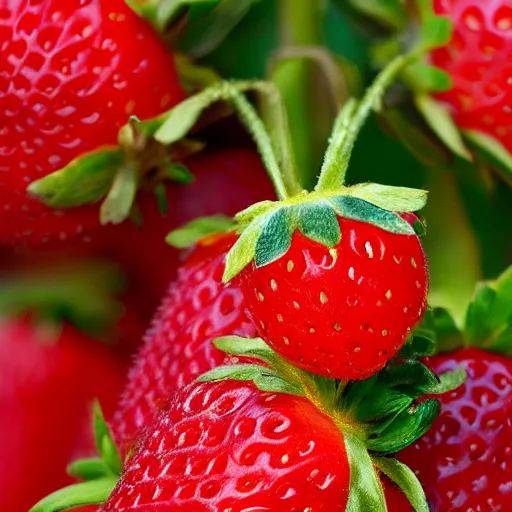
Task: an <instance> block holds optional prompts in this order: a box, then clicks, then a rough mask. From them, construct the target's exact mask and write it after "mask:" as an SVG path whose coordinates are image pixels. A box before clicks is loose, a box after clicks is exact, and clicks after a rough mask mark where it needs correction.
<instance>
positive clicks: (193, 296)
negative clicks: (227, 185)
mask: <svg viewBox="0 0 512 512" xmlns="http://www.w3.org/2000/svg"><path fill="white" fill-rule="evenodd" d="M235 240H236V237H235V236H234V235H232V234H226V235H219V236H218V237H213V238H207V239H204V240H203V241H202V242H200V243H199V244H198V246H197V247H196V248H195V249H194V250H193V251H192V252H191V253H190V254H189V255H188V256H187V258H186V259H185V261H184V262H183V264H182V265H181V267H180V268H179V270H178V277H177V279H176V281H175V282H174V283H172V284H171V285H170V287H169V289H168V292H167V294H166V296H165V298H164V299H163V301H162V304H161V305H160V308H159V310H158V313H157V315H156V317H155V318H154V320H153V323H152V327H151V328H150V329H149V331H148V332H147V333H146V336H145V340H144V346H143V347H142V349H141V351H140V352H139V354H138V356H137V358H136V362H135V365H134V366H133V368H132V369H131V371H130V373H129V377H128V384H127V386H126V388H125V390H124V393H123V395H122V397H121V403H120V407H119V410H118V411H117V413H116V415H115V417H114V420H113V424H112V428H113V432H114V437H115V438H116V440H117V441H118V443H119V445H120V447H121V448H122V451H127V450H128V449H129V448H130V447H131V446H132V444H133V442H134V441H135V440H136V438H137V435H138V431H139V430H140V429H141V428H142V427H144V426H146V425H148V424H150V423H151V422H152V421H153V419H154V418H155V416H156V414H157V412H158V410H160V409H164V408H166V407H167V405H168V403H169V401H170V400H171V399H172V397H173V395H174V393H175V392H176V391H177V390H178V389H179V388H180V387H182V386H184V385H186V384H189V383H190V382H192V381H193V380H194V378H195V377H197V376H198V375H200V374H201V373H203V372H205V371H207V370H210V369H212V368H214V367H215V366H217V365H218V364H220V363H222V361H224V359H225V354H223V353H222V352H220V351H218V350H217V349H216V348H215V347H214V346H213V345H212V343H211V340H212V339H213V338H215V337H217V336H222V335H227V334H239V335H242V336H254V335H255V329H254V327H253V325H252V323H251V322H250V321H249V319H248V318H247V316H246V314H245V311H244V310H245V307H244V302H243V296H242V293H241V291H240V290H239V289H238V288H237V287H236V286H235V285H231V284H230V285H224V284H223V283H222V273H223V271H224V259H225V256H226V252H227V251H228V250H229V249H230V247H231V246H232V245H233V243H234V242H235Z"/></svg>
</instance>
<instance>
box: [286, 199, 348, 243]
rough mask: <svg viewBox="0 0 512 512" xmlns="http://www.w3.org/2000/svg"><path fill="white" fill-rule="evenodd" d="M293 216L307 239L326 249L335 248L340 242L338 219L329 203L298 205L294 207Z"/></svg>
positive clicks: (317, 202)
mask: <svg viewBox="0 0 512 512" xmlns="http://www.w3.org/2000/svg"><path fill="white" fill-rule="evenodd" d="M291 215H293V217H294V218H295V223H296V225H297V228H298V229H299V231H300V232H301V233H302V234H303V235H304V236H306V237H307V238H309V239H311V240H314V241H315V242H318V243H321V244H323V245H325V246H326V247H334V246H335V245H337V244H338V243H339V242H340V240H341V231H340V225H339V222H338V218H337V217H336V212H335V211H334V210H333V207H332V205H331V204H329V202H328V201H326V200H322V201H315V202H312V203H302V204H298V205H296V206H294V207H292V210H291ZM295 223H294V224H295Z"/></svg>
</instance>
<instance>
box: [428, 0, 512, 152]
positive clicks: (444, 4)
mask: <svg viewBox="0 0 512 512" xmlns="http://www.w3.org/2000/svg"><path fill="white" fill-rule="evenodd" d="M433 7H434V10H435V12H436V13H437V14H441V15H443V16H446V17H448V18H449V19H450V20H451V22H452V24H453V35H452V38H451V41H450V42H449V43H448V44H447V45H445V46H443V47H441V48H438V49H436V50H434V51H432V52H431V55H430V59H431V62H432V64H434V65H435V66H436V67H437V68H439V69H441V70H443V71H445V72H446V73H447V74H448V75H449V77H450V78H451V81H452V83H453V87H452V88H451V89H449V90H448V91H445V92H440V93H437V94H435V97H436V98H437V99H438V100H439V101H441V102H443V103H445V104H446V105H447V106H448V107H449V109H450V112H451V114H452V117H453V119H454V121H455V123H456V124H457V126H458V127H459V128H460V129H462V130H470V131H476V132H481V133H484V134H486V135H489V136H491V137H493V138H495V139H496V140H498V141H499V142H500V143H501V144H502V145H503V146H504V147H505V148H506V149H507V150H508V151H509V152H512V131H511V130H510V111H511V110H510V103H511V101H512V92H511V89H510V83H509V73H510V65H509V56H510V52H511V51H512V39H511V38H510V28H511V20H512V8H511V5H510V2H509V1H508V0H501V1H500V0H498V1H494V0H449V1H447V0H433Z"/></svg>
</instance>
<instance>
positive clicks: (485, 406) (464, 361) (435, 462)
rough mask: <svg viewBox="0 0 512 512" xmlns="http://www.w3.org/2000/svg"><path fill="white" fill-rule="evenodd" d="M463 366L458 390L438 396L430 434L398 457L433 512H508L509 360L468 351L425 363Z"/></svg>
mask: <svg viewBox="0 0 512 512" xmlns="http://www.w3.org/2000/svg"><path fill="white" fill-rule="evenodd" d="M428 365H429V366H430V367H431V368H432V369H433V370H434V371H435V372H443V371H449V370H451V369H453V368H455V367H456V366H460V365H462V366H463V367H464V369H465V370H466V373H467V380H466V382H465V384H464V385H463V386H461V387H460V388H459V389H457V390H455V391H451V392H449V393H446V394H443V395H440V396H439V400H440V402H441V414H440V415H439V417H438V418H437V419H436V420H435V422H434V424H433V425H432V429H431V430H430V431H429V432H428V433H427V434H426V435H425V436H424V437H422V438H421V439H420V440H419V441H417V442H416V443H415V444H414V445H412V446H410V447H409V448H407V449H406V450H404V451H403V452H401V453H400V454H399V458H400V460H401V461H402V462H404V463H406V464H408V465H409V466H410V467H411V469H413V470H414V472H415V473H416V475H417V476H418V479H419V480H420V482H421V483H422V485H423V487H424V489H425V493H426V495H427V499H428V501H429V503H430V506H431V510H432V512H445V511H448V510H450V511H451V512H463V511H464V512H466V511H468V510H479V511H482V512H487V511H488V512H490V511H495V510H503V511H505V510H508V506H510V504H511V503H512V463H511V454H512V446H511V439H512V359H510V358H507V357H504V356H499V355H495V354H492V353H490V352H485V351H483V350H480V349H476V348H467V349H463V350H459V351H456V352H454V353H450V354H446V355H439V356H435V357H432V358H431V359H430V360H428Z"/></svg>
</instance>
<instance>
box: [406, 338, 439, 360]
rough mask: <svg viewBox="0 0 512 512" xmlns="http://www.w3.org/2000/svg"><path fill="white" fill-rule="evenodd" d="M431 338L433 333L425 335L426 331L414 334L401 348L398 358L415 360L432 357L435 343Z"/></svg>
mask: <svg viewBox="0 0 512 512" xmlns="http://www.w3.org/2000/svg"><path fill="white" fill-rule="evenodd" d="M433 337H434V334H433V333H427V332H426V331H417V332H415V333H414V336H412V337H411V338H409V340H408V341H407V343H406V344H405V345H404V346H403V347H402V349H401V350H400V352H399V356H400V357H402V358H404V359H415V358H417V357H426V356H430V355H432V354H433V353H434V352H435V348H436V342H435V341H434V339H433Z"/></svg>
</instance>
